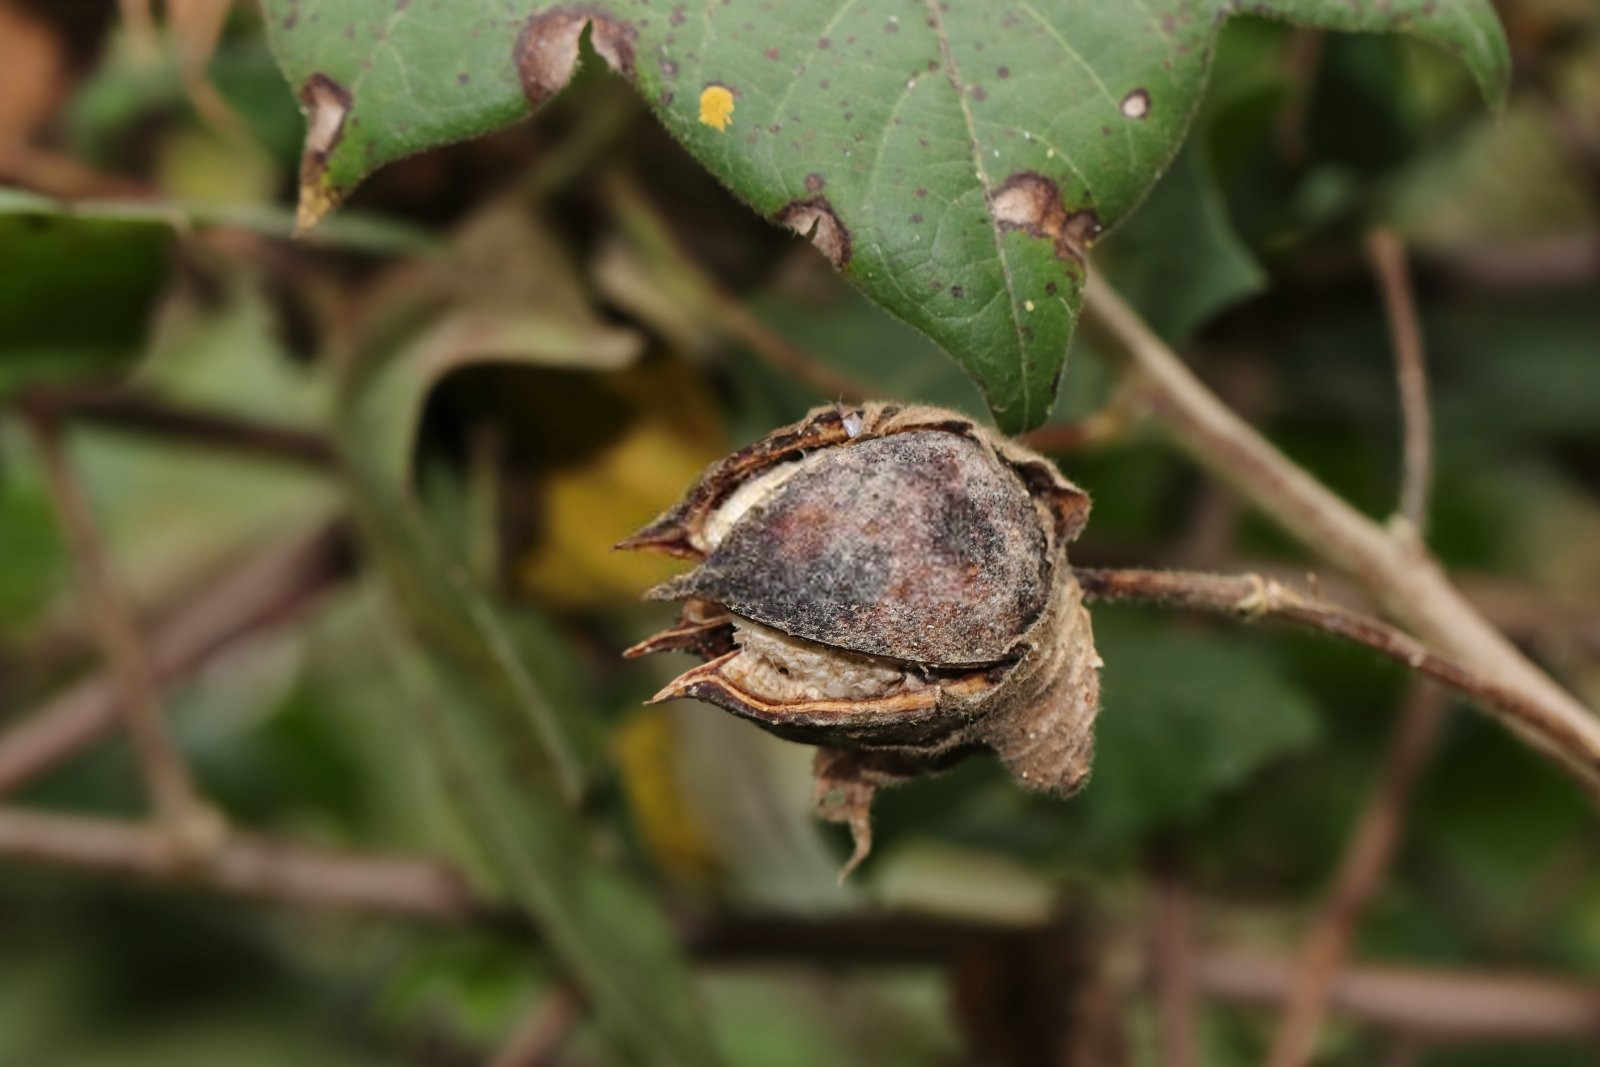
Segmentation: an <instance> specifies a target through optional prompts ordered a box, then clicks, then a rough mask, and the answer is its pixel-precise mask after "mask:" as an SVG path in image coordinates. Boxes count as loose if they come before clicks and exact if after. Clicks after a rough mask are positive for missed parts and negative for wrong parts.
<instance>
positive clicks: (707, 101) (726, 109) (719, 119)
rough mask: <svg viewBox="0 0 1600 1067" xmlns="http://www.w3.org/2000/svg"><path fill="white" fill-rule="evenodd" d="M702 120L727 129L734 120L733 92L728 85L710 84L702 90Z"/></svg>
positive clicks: (720, 128) (712, 126) (721, 128)
mask: <svg viewBox="0 0 1600 1067" xmlns="http://www.w3.org/2000/svg"><path fill="white" fill-rule="evenodd" d="M700 121H701V122H703V123H705V124H706V125H707V126H710V127H711V128H712V129H714V130H725V129H727V128H728V123H730V122H732V121H733V93H732V92H731V91H730V90H729V89H728V87H727V86H726V85H708V86H706V87H705V88H704V89H703V90H701V92H700Z"/></svg>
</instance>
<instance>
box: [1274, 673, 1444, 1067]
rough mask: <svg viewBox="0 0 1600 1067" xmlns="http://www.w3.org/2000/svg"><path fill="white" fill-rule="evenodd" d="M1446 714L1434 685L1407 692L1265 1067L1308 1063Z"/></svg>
mask: <svg viewBox="0 0 1600 1067" xmlns="http://www.w3.org/2000/svg"><path fill="white" fill-rule="evenodd" d="M1444 712H1445V700H1444V693H1443V691H1441V690H1440V689H1439V688H1438V687H1437V686H1435V685H1432V684H1430V683H1426V682H1418V683H1416V684H1415V685H1414V686H1413V687H1412V690H1411V693H1410V695H1409V697H1408V699H1407V700H1406V704H1405V708H1404V711H1403V712H1402V714H1401V716H1400V720H1399V722H1398V723H1396V724H1395V728H1394V732H1393V734H1392V735H1391V736H1390V739H1389V749H1388V752H1387V753H1386V755H1385V756H1384V761H1383V767H1382V769H1381V770H1380V771H1379V774H1378V781H1377V784H1376V785H1375V786H1374V787H1373V790H1372V796H1371V797H1370V799H1369V800H1368V801H1367V806H1366V809H1365V810H1364V811H1363V812H1362V813H1361V818H1360V819H1359V820H1358V821H1357V823H1356V827H1355V830H1354V831H1353V832H1352V833H1351V834H1350V837H1349V840H1348V841H1347V842H1346V844H1345V850H1344V856H1343V858H1341V859H1340V861H1339V869H1338V872H1337V873H1336V874H1335V875H1334V879H1333V887H1332V890H1331V891H1330V892H1329V894H1328V899H1327V900H1326V901H1325V902H1324V903H1323V905H1322V908H1321V910H1320V911H1319V913H1318V914H1317V916H1316V918H1315V919H1314V920H1313V922H1312V924H1311V929H1310V931H1309V932H1308V933H1307V934H1306V936H1305V938H1304V940H1303V941H1302V942H1301V945H1300V952H1299V966H1298V969H1297V970H1296V972H1295V976H1294V981H1293V982H1292V984H1291V986H1290V990H1289V998H1288V1000H1287V1002H1286V1003H1285V1005H1284V1011H1283V1018H1282V1020H1281V1021H1280V1022H1279V1024H1278V1031H1277V1034H1276V1036H1275V1037H1274V1039H1273V1042H1272V1049H1271V1051H1270V1052H1269V1054H1268V1056H1267V1065H1268V1067H1301V1065H1302V1064H1305V1063H1308V1062H1310V1060H1311V1054H1312V1051H1313V1050H1314V1049H1315V1047H1316V1042H1317V1035H1318V1033H1319V1032H1320V1031H1321V1029H1322V1021H1323V1016H1324V1015H1325V1014H1326V1012H1327V1007H1328V992H1329V990H1330V989H1331V987H1332V985H1333V981H1334V978H1335V976H1336V975H1337V974H1338V973H1339V969H1340V968H1341V967H1343V966H1344V963H1345V960H1346V959H1347V958H1348V956H1349V954H1350V940H1351V937H1352V936H1353V935H1354V933H1355V928H1356V924H1357V923H1358V922H1359V921H1360V918H1361V915H1362V913H1363V912H1364V911H1365V910H1366V906H1367V902H1368V901H1370V900H1371V899H1372V895H1373V893H1375V892H1376V891H1377V889H1378V887H1379V885H1381V884H1382V882H1383V876H1384V872H1385V871H1387V870H1388V868H1389V864H1390V861H1391V860H1392V859H1393V857H1394V853H1395V849H1396V847H1397V846H1398V844H1399V842H1400V835H1401V832H1402V830H1403V827H1404V823H1405V813H1406V810H1407V808H1408V807H1409V805H1410V802H1411V793H1412V790H1413V788H1414V786H1415V785H1416V782H1417V779H1418V778H1420V777H1421V775H1422V769H1423V767H1424V766H1426V764H1427V762H1428V757H1429V755H1430V754H1431V753H1432V751H1433V747H1434V742H1435V740H1436V739H1437V738H1438V735H1439V725H1440V723H1441V722H1442V721H1443V719H1444Z"/></svg>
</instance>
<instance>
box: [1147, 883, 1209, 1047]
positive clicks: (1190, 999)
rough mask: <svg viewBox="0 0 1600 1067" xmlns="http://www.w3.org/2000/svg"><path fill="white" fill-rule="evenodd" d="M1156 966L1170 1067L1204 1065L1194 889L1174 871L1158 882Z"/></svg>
mask: <svg viewBox="0 0 1600 1067" xmlns="http://www.w3.org/2000/svg"><path fill="white" fill-rule="evenodd" d="M1155 895H1156V905H1155V907H1156V915H1155V922H1154V923H1153V924H1152V927H1153V933H1154V938H1153V940H1154V950H1155V951H1154V964H1155V985H1156V1014H1157V1025H1158V1027H1159V1029H1160V1034H1161V1062H1162V1063H1163V1064H1164V1065H1165V1067H1198V1064H1199V1063H1200V1056H1199V1053H1198V1051H1197V1048H1198V1046H1197V1045H1196V1042H1195V1032H1194V1021H1195V1011H1196V1008H1195V1000H1196V996H1195V985H1194V945H1193V936H1192V934H1191V933H1190V930H1189V925H1190V924H1189V918H1190V911H1191V910H1192V909H1191V908H1190V902H1189V890H1188V888H1187V887H1186V886H1184V884H1183V883H1182V882H1180V881H1179V880H1178V879H1177V878H1176V877H1175V876H1173V875H1172V874H1170V873H1167V874H1163V875H1162V876H1161V877H1160V878H1159V880H1158V881H1157V883H1156V893H1155Z"/></svg>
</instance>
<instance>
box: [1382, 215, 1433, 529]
mask: <svg viewBox="0 0 1600 1067" xmlns="http://www.w3.org/2000/svg"><path fill="white" fill-rule="evenodd" d="M1367 258H1368V260H1369V261H1370V262H1371V263H1372V272H1373V273H1374V274H1375V275H1377V278H1378V288H1379V289H1380V291H1381V292H1382V293H1383V307H1384V311H1385V313H1386V314H1387V315H1388V318H1389V342H1390V347H1391V348H1393V349H1394V367H1395V379H1396V381H1397V382H1398V383H1399V386H1400V415H1401V420H1400V421H1401V427H1402V454H1403V459H1402V462H1401V474H1400V508H1399V511H1400V514H1401V515H1403V516H1405V518H1406V519H1407V520H1408V521H1410V523H1411V525H1412V526H1413V527H1414V528H1415V529H1416V531H1417V536H1419V537H1420V536H1422V534H1423V533H1424V532H1425V531H1426V530H1427V524H1428V518H1427V511H1428V492H1429V488H1430V486H1431V485H1432V482H1433V416H1432V414H1431V413H1430V412H1429V410H1428V367H1427V358H1426V356H1425V355H1424V353H1423V348H1422V323H1421V322H1420V321H1419V320H1418V317H1417V301H1416V297H1415V296H1414V295H1413V294H1412V291H1411V276H1410V274H1409V273H1408V272H1407V270H1406V249H1405V245H1403V244H1401V243H1400V238H1399V237H1398V236H1396V234H1395V232H1394V231H1393V230H1388V229H1377V230H1373V231H1372V232H1371V233H1370V234H1368V235H1367Z"/></svg>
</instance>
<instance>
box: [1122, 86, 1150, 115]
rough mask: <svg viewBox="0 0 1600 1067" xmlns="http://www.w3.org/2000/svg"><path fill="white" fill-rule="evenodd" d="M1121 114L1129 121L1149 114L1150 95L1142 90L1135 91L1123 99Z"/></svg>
mask: <svg viewBox="0 0 1600 1067" xmlns="http://www.w3.org/2000/svg"><path fill="white" fill-rule="evenodd" d="M1122 113H1123V114H1124V115H1126V116H1127V117H1128V118H1130V119H1142V118H1144V117H1145V116H1146V115H1148V114H1150V94H1149V93H1148V92H1146V91H1145V90H1143V89H1135V90H1134V91H1133V92H1131V93H1129V94H1128V95H1127V96H1125V97H1123V98H1122Z"/></svg>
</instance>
